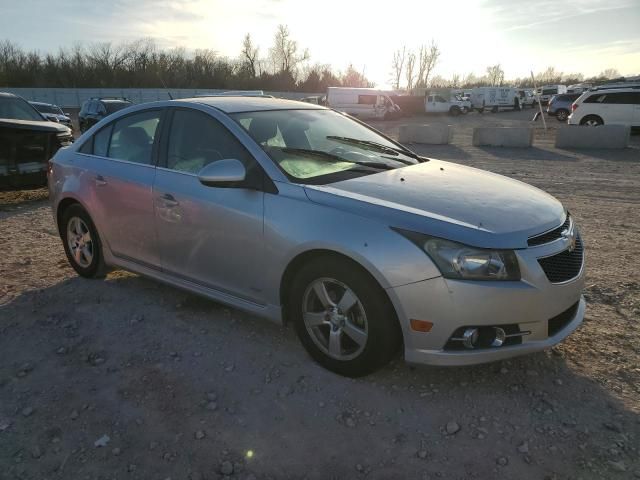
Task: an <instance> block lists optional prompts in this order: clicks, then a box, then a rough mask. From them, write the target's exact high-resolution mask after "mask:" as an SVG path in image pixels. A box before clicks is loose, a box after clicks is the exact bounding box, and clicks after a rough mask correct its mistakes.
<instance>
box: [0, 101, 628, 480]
mask: <svg viewBox="0 0 640 480" xmlns="http://www.w3.org/2000/svg"><path fill="white" fill-rule="evenodd" d="M530 116H531V111H530V110H527V111H526V112H520V113H500V114H495V115H492V114H485V115H484V116H480V115H477V114H471V115H469V116H466V117H459V118H455V119H451V118H449V117H438V118H433V119H427V120H426V121H427V122H433V121H445V122H449V123H453V124H456V126H457V127H458V130H457V133H456V135H455V137H454V145H449V146H442V147H426V146H422V147H415V149H416V150H417V151H419V152H420V153H422V154H424V155H429V156H433V157H438V158H442V159H445V160H451V161H454V162H459V163H463V164H467V165H473V166H477V167H481V168H485V169H488V170H491V171H494V172H497V173H501V174H504V175H507V176H510V177H513V178H517V179H519V180H523V181H525V182H528V183H531V184H533V185H536V186H538V187H541V188H543V189H545V190H547V191H549V192H550V193H552V194H553V195H555V196H557V197H558V198H559V199H561V200H562V201H563V202H565V204H566V205H567V206H568V207H569V209H570V210H571V211H572V213H573V215H574V216H575V218H576V219H577V220H578V222H579V225H580V226H581V229H582V232H583V236H584V240H585V243H586V246H587V261H588V274H587V289H586V292H585V293H586V295H587V298H588V302H589V304H588V310H587V316H586V319H585V322H584V325H583V326H582V327H581V328H580V329H579V330H578V331H577V332H576V333H575V334H573V335H572V336H571V337H570V338H569V339H568V340H567V341H566V342H564V343H563V344H561V345H559V346H557V347H555V348H553V349H552V350H550V351H546V352H544V353H539V354H535V355H530V356H527V357H522V358H517V359H514V360H511V361H504V362H499V363H494V364H488V365H481V366H475V367H467V368H453V369H447V368H433V367H419V368H414V367H409V366H407V365H405V364H404V363H403V362H402V360H401V359H400V358H398V359H397V360H396V361H395V362H394V363H393V364H391V365H390V366H388V367H387V368H385V369H384V370H383V371H381V372H378V373H376V374H374V375H371V376H369V377H366V378H363V379H359V380H349V379H345V378H341V377H338V376H336V375H334V374H331V373H329V372H327V371H324V370H323V369H321V368H320V367H318V366H316V365H315V364H314V363H312V361H311V360H310V359H309V358H308V357H307V355H306V354H305V352H304V350H303V349H302V347H301V345H300V344H299V342H298V341H297V339H296V337H295V335H294V333H293V331H292V329H291V328H288V329H286V328H281V327H279V326H277V325H273V324H270V323H268V322H265V321H263V320H261V319H258V318H254V317H251V316H249V315H246V314H244V313H242V312H239V311H235V310H230V309H228V308H226V307H224V306H222V305H218V304H215V303H213V302H210V301H207V300H203V299H200V298H198V297H195V296H193V295H190V294H187V293H184V292H182V291H179V290H176V289H173V288H169V287H165V286H163V285H160V284H158V283H155V282H153V281H150V280H147V279H144V278H140V277H138V276H136V275H132V274H129V273H125V272H122V271H116V272H113V273H111V274H110V275H109V277H108V278H107V279H106V280H104V281H89V280H84V279H81V278H78V277H77V276H76V275H75V274H74V273H73V271H72V270H71V268H70V267H69V266H68V265H67V262H66V259H65V258H64V254H63V250H62V246H61V243H60V240H59V238H58V237H57V234H56V232H55V229H54V225H53V222H52V218H51V214H50V211H49V208H48V205H47V203H46V192H45V191H43V190H37V191H27V192H19V193H18V192H12V193H0V244H1V245H2V250H1V252H2V255H1V257H0V304H2V306H0V478H2V479H4V478H8V479H13V478H24V479H85V478H86V479H116V478H117V479H127V478H132V479H167V478H170V479H172V480H181V479H185V480H186V479H216V478H220V477H223V476H225V475H227V476H229V477H230V478H238V479H251V478H254V479H267V478H271V479H302V478H308V479H328V478H336V479H352V478H355V479H357V478H367V479H399V478H406V479H437V478H445V479H469V478H474V479H493V478H498V479H540V480H542V479H574V480H576V479H618V478H619V479H630V478H640V457H639V455H640V400H639V399H640V323H639V322H638V320H639V317H640V273H639V272H638V267H639V266H640V262H639V261H638V251H640V214H639V213H638V211H639V207H640V139H639V138H638V137H637V136H636V137H634V141H633V144H634V146H633V148H631V149H628V150H626V151H622V152H606V151H590V152H589V153H588V154H586V153H580V152H573V151H566V150H557V149H554V148H553V147H552V143H553V142H552V140H553V131H552V132H550V133H547V134H544V133H543V132H542V131H539V132H537V142H538V143H537V146H536V147H535V148H531V149H521V150H518V149H501V148H475V147H472V146H471V137H470V134H471V129H470V127H471V126H473V125H479V124H491V123H494V124H505V125H506V124H511V125H514V124H519V123H526V122H527V119H528V117H530ZM405 121H406V120H405ZM414 121H421V122H423V121H425V119H416V120H414ZM553 122H555V120H553V121H552V123H551V124H552V126H554V128H555V127H556V126H557V125H553ZM399 123H403V122H402V121H399V122H389V123H385V124H381V125H376V126H377V127H380V128H383V129H384V130H386V131H388V132H390V133H391V134H394V133H395V132H396V131H397V125H398V124H399ZM540 126H541V125H540Z"/></svg>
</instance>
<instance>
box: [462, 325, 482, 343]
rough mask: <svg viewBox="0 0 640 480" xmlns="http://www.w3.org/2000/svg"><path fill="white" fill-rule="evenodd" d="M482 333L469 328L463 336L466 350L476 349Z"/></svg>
mask: <svg viewBox="0 0 640 480" xmlns="http://www.w3.org/2000/svg"><path fill="white" fill-rule="evenodd" d="M479 336H480V331H479V330H478V329H477V328H467V329H466V330H465V331H464V333H463V334H462V344H463V345H464V346H465V348H476V343H478V337H479Z"/></svg>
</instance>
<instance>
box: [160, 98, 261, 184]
mask: <svg viewBox="0 0 640 480" xmlns="http://www.w3.org/2000/svg"><path fill="white" fill-rule="evenodd" d="M228 158H235V159H237V160H240V161H241V162H242V163H244V164H245V166H246V167H247V170H249V168H250V167H251V166H252V165H253V159H252V158H251V156H250V155H249V153H248V152H247V151H246V150H245V148H244V147H243V146H242V145H241V144H240V142H239V141H238V140H237V139H236V138H235V136H234V135H233V134H232V133H231V132H229V130H227V129H226V128H225V127H224V126H223V125H221V124H220V123H219V122H218V121H217V120H215V119H213V118H211V117H210V116H209V115H207V114H205V113H202V112H197V111H194V110H176V111H175V113H174V114H173V120H172V122H171V129H170V132H169V143H168V146H167V168H171V169H172V170H178V171H181V172H189V173H198V172H199V171H200V170H201V169H202V167H204V166H205V165H208V164H210V163H212V162H215V161H217V160H222V159H228Z"/></svg>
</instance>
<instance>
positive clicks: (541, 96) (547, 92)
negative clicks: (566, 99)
mask: <svg viewBox="0 0 640 480" xmlns="http://www.w3.org/2000/svg"><path fill="white" fill-rule="evenodd" d="M561 93H567V86H566V85H544V86H542V87H538V89H537V90H536V97H537V98H538V101H539V102H540V103H541V104H542V105H546V104H548V103H549V100H551V97H553V96H554V95H560V94H561Z"/></svg>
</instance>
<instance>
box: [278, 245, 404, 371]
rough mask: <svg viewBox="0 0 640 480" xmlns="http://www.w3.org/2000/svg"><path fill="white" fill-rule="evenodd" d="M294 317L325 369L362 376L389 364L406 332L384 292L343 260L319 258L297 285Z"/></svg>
mask: <svg viewBox="0 0 640 480" xmlns="http://www.w3.org/2000/svg"><path fill="white" fill-rule="evenodd" d="M289 313H290V315H291V318H292V320H293V323H294V326H295V329H296V333H297V334H298V337H299V338H300V341H301V342H302V344H303V346H304V347H305V349H306V350H307V352H308V353H309V354H310V355H311V357H313V359H314V360H316V361H317V362H318V363H319V364H321V365H322V366H323V367H325V368H327V369H328V370H331V371H333V372H336V373H338V374H340V375H345V376H349V377H357V376H362V375H366V374H368V373H371V372H373V371H375V370H377V369H378V368H380V367H382V366H383V365H385V364H386V363H387V362H388V361H389V360H390V359H391V358H392V356H393V354H394V353H395V352H396V351H397V349H398V346H399V344H400V331H399V326H398V322H397V319H396V315H395V312H394V310H393V307H392V306H391V304H390V302H389V300H388V298H387V296H386V294H385V293H384V290H383V289H382V288H381V287H380V286H379V285H378V284H377V282H376V281H375V280H373V279H372V278H371V277H370V276H369V275H368V274H367V273H366V272H365V271H363V270H362V269H361V268H360V267H358V266H357V265H354V264H352V263H350V262H348V261H345V260H343V259H339V258H334V257H319V258H316V259H314V260H312V261H310V262H309V263H308V264H306V265H304V266H303V267H302V268H301V269H300V271H299V272H298V273H297V275H296V276H295V278H294V280H293V287H292V289H291V297H290V300H289Z"/></svg>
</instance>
